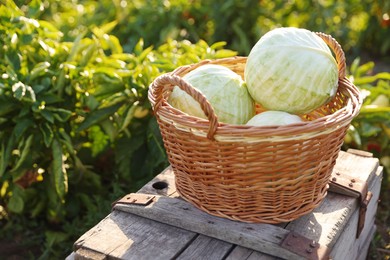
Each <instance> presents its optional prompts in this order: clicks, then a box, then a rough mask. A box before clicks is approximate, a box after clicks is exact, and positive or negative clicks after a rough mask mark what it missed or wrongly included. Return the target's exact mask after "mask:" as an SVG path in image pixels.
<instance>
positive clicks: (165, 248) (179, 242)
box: [75, 211, 196, 260]
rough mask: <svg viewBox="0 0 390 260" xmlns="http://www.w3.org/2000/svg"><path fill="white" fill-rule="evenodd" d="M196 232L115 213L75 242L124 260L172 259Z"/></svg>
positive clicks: (79, 247) (77, 252) (119, 212)
mask: <svg viewBox="0 0 390 260" xmlns="http://www.w3.org/2000/svg"><path fill="white" fill-rule="evenodd" d="M195 236H196V234H195V233H193V232H189V231H186V230H182V229H180V228H177V227H173V226H168V225H165V224H161V223H159V222H155V221H152V220H150V219H146V218H142V217H139V216H136V215H133V214H127V213H125V212H122V211H113V212H112V213H111V214H110V215H109V216H108V217H106V218H105V219H104V220H103V221H102V222H100V223H99V224H98V225H97V226H96V227H95V228H93V229H92V230H91V231H90V232H87V234H86V235H85V236H82V237H81V238H80V239H79V240H77V241H76V243H75V249H76V254H77V255H78V254H79V252H80V251H79V250H80V249H81V248H82V249H89V250H91V251H97V250H98V252H99V253H100V254H101V255H105V256H110V257H115V258H120V259H137V260H138V259H171V258H173V257H175V256H176V255H177V252H178V251H179V250H180V249H181V248H184V247H185V246H187V244H188V243H189V242H190V241H191V240H192V239H193V238H194V237H195Z"/></svg>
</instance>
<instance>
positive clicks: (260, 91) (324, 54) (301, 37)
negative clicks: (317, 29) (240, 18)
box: [244, 27, 338, 114]
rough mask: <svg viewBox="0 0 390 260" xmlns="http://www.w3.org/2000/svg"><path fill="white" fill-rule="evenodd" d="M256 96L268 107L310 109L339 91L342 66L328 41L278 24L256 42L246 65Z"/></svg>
mask: <svg viewBox="0 0 390 260" xmlns="http://www.w3.org/2000/svg"><path fill="white" fill-rule="evenodd" d="M244 74H245V81H246V83H247V85H248V91H249V93H250V94H251V96H252V98H253V99H254V100H255V101H256V102H258V103H259V104H261V105H262V106H263V107H264V108H266V109H267V110H279V111H285V112H289V113H293V114H305V113H309V112H311V111H313V110H315V109H316V108H318V107H320V106H322V105H324V104H325V103H327V102H329V101H330V100H331V98H332V97H334V95H335V94H336V91H337V86H338V68H337V63H336V60H335V58H334V57H333V56H332V53H331V51H330V49H329V47H328V46H327V44H326V43H325V42H324V41H323V40H322V39H321V38H320V37H319V36H317V35H316V34H315V33H313V32H311V31H308V30H306V29H300V28H293V27H287V28H278V29H274V30H272V31H269V32H268V33H266V34H264V35H263V36H262V37H261V38H260V40H259V41H258V42H257V43H256V44H255V46H253V48H252V50H251V52H250V53H249V55H248V58H247V63H246V66H245V73H244Z"/></svg>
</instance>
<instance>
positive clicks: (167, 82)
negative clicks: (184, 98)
mask: <svg viewBox="0 0 390 260" xmlns="http://www.w3.org/2000/svg"><path fill="white" fill-rule="evenodd" d="M174 86H178V87H179V88H180V89H181V90H183V91H185V92H186V93H187V94H189V95H190V96H191V97H193V98H194V99H195V100H196V101H197V102H198V103H199V104H200V107H201V108H202V110H203V112H204V113H205V115H206V116H207V118H208V120H209V130H208V133H207V138H209V139H210V140H214V134H215V132H216V131H217V128H218V118H217V115H216V114H215V111H214V109H213V107H212V106H211V104H210V103H209V101H208V100H207V98H206V97H205V96H204V95H203V94H202V93H201V92H200V91H199V90H197V89H196V88H194V87H193V86H192V85H191V84H190V83H188V82H186V81H185V80H183V79H182V78H181V77H179V76H177V75H174V74H172V73H166V74H163V75H160V76H158V77H157V78H156V79H155V80H154V81H153V83H152V88H153V90H154V91H153V92H154V96H155V100H156V103H155V105H154V109H155V110H156V111H158V109H159V108H160V106H161V105H162V102H163V100H164V97H163V95H164V93H165V92H166V91H172V90H173V88H174Z"/></svg>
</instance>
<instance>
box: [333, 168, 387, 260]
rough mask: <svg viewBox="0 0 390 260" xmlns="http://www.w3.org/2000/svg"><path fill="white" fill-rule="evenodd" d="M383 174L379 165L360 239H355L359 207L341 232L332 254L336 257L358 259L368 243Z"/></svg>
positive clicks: (372, 184)
mask: <svg viewBox="0 0 390 260" xmlns="http://www.w3.org/2000/svg"><path fill="white" fill-rule="evenodd" d="M382 174H383V168H382V167H378V169H377V172H376V173H375V176H376V178H375V179H374V181H372V182H371V183H370V185H369V190H371V191H372V192H373V196H372V198H371V201H370V203H369V204H368V207H367V212H366V223H365V225H364V229H363V231H362V233H361V234H360V237H359V239H355V236H356V230H357V223H358V219H359V209H358V208H357V209H356V210H355V212H354V214H353V215H352V216H351V218H350V220H349V222H348V224H347V225H346V226H345V227H344V229H343V230H342V232H340V237H339V239H338V240H337V243H336V244H335V246H334V247H333V249H332V252H331V254H330V256H331V257H334V259H348V258H350V259H356V258H357V257H358V255H359V254H361V253H360V252H361V249H362V248H364V246H365V244H364V243H366V239H367V237H369V236H370V232H371V229H372V227H373V226H374V224H375V215H376V210H377V207H378V199H379V194H380V186H381V178H382Z"/></svg>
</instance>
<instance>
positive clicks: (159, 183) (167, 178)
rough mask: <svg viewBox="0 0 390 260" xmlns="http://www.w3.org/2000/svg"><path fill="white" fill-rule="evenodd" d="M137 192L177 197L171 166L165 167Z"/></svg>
mask: <svg viewBox="0 0 390 260" xmlns="http://www.w3.org/2000/svg"><path fill="white" fill-rule="evenodd" d="M165 185H166V186H165ZM138 193H145V194H156V195H164V196H170V197H178V196H179V195H178V194H177V193H176V185H175V176H174V174H173V172H172V168H171V167H168V168H166V169H165V170H164V171H163V172H162V173H160V174H159V175H157V176H156V177H154V178H153V179H152V180H151V181H149V182H148V183H147V184H145V185H144V186H143V187H142V188H141V189H140V190H139V191H138ZM175 194H176V195H175Z"/></svg>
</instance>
